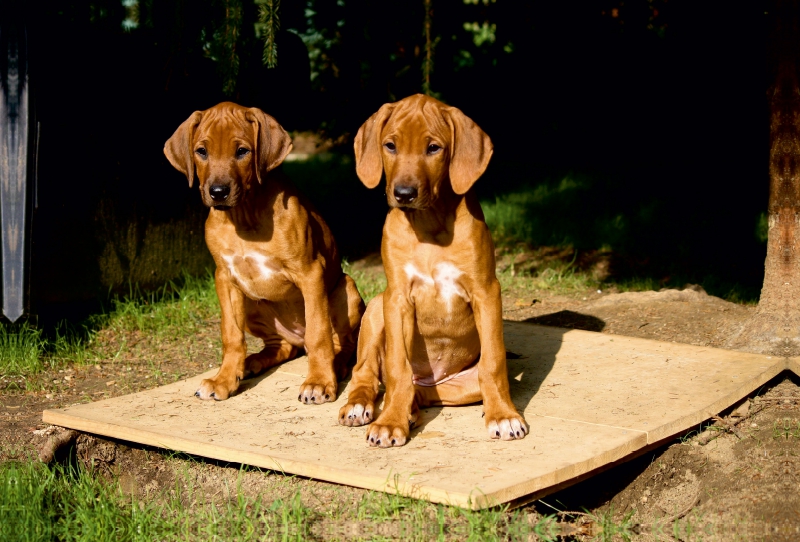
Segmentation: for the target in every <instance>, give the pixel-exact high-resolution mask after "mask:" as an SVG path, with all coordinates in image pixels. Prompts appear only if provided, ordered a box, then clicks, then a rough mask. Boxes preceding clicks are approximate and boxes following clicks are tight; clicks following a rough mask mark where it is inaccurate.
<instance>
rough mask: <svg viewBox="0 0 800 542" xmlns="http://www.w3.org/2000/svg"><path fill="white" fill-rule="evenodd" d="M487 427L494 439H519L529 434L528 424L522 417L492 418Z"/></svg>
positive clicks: (490, 436)
mask: <svg viewBox="0 0 800 542" xmlns="http://www.w3.org/2000/svg"><path fill="white" fill-rule="evenodd" d="M486 429H487V431H488V432H489V438H492V439H501V440H519V439H523V438H525V436H526V435H527V434H528V426H527V424H526V423H525V420H523V419H522V418H521V417H513V418H512V417H509V418H499V419H490V420H489V421H488V422H487V423H486Z"/></svg>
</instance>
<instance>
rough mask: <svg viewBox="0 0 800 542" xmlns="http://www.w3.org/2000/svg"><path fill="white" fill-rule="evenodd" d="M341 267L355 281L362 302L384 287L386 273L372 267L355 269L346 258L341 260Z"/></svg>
mask: <svg viewBox="0 0 800 542" xmlns="http://www.w3.org/2000/svg"><path fill="white" fill-rule="evenodd" d="M342 269H343V270H344V272H345V273H347V274H348V275H350V276H351V277H352V278H353V280H354V281H356V287H357V288H358V293H359V294H361V299H363V300H364V303H369V301H370V299H372V298H373V297H375V296H376V295H378V294H379V293H381V292H383V291H384V290H385V289H386V275H385V274H383V273H382V272H379V271H376V270H373V269H366V270H365V269H355V268H353V266H352V264H350V263H349V262H348V261H347V260H344V261H342Z"/></svg>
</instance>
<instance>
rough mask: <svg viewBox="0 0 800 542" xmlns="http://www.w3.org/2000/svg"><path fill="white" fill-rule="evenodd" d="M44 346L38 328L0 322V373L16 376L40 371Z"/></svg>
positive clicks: (43, 366) (43, 364) (42, 365)
mask: <svg viewBox="0 0 800 542" xmlns="http://www.w3.org/2000/svg"><path fill="white" fill-rule="evenodd" d="M45 347H46V342H45V340H44V338H43V337H42V333H41V331H39V330H38V329H36V328H34V327H31V326H29V325H28V324H22V325H13V324H12V325H2V324H0V374H6V375H12V376H16V375H27V374H36V373H38V372H40V371H42V370H43V369H44V368H45V363H44V362H43V361H42V354H43V353H44V351H45Z"/></svg>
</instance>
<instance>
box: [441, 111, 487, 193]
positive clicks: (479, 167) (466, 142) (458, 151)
mask: <svg viewBox="0 0 800 542" xmlns="http://www.w3.org/2000/svg"><path fill="white" fill-rule="evenodd" d="M443 113H444V117H445V119H447V123H448V124H449V125H450V149H451V150H450V153H451V154H450V184H451V185H452V186H453V191H454V192H455V193H456V194H459V195H461V194H466V193H467V190H469V189H470V188H471V187H472V185H473V184H475V181H477V180H478V178H479V177H480V176H481V175H483V172H484V171H486V166H488V165H489V160H490V159H491V158H492V153H493V152H494V145H492V140H491V139H489V136H488V135H486V133H485V132H484V131H483V130H481V129H480V127H479V126H478V125H477V124H475V123H474V122H473V121H472V119H471V118H469V117H468V116H466V115H465V114H464V113H462V112H461V110H460V109H457V108H455V107H448V108H446V109H444V111H443Z"/></svg>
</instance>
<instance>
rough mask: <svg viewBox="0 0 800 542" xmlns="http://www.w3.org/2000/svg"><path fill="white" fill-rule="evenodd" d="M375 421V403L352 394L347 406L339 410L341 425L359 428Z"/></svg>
mask: <svg viewBox="0 0 800 542" xmlns="http://www.w3.org/2000/svg"><path fill="white" fill-rule="evenodd" d="M374 419H375V403H374V402H373V401H370V400H368V399H366V398H363V397H358V396H357V395H356V394H354V393H351V394H350V397H348V398H347V404H346V405H344V406H343V407H342V408H340V409H339V425H346V426H348V427H358V426H360V425H367V424H368V423H372V420H374Z"/></svg>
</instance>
